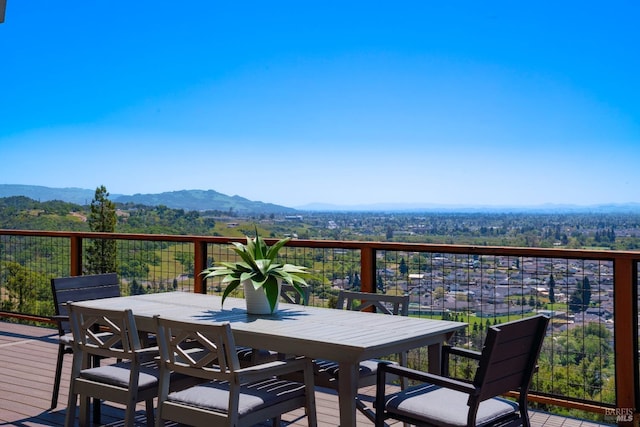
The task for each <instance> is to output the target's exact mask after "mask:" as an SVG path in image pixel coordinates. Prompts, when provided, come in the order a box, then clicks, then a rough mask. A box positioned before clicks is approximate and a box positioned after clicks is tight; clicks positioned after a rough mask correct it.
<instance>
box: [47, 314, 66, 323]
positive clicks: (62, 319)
mask: <svg viewBox="0 0 640 427" xmlns="http://www.w3.org/2000/svg"><path fill="white" fill-rule="evenodd" d="M51 320H54V321H56V322H57V323H62V322H68V321H69V316H66V315H64V314H56V315H55V316H51Z"/></svg>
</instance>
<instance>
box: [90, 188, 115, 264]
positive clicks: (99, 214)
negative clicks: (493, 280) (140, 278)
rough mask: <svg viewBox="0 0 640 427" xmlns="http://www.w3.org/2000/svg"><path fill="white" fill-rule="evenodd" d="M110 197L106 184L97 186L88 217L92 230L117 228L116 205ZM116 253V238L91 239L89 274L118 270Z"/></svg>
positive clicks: (108, 231)
mask: <svg viewBox="0 0 640 427" xmlns="http://www.w3.org/2000/svg"><path fill="white" fill-rule="evenodd" d="M108 197H109V192H107V189H106V188H105V186H104V185H102V186H100V187H98V188H96V193H95V196H94V198H93V200H92V201H91V212H90V213H89V217H88V218H87V223H88V224H89V229H90V230H91V231H95V232H103V233H113V232H114V231H115V230H116V222H117V216H116V207H115V204H114V203H113V202H112V201H111V200H109V198H108ZM116 254H117V250H116V241H115V240H113V239H93V240H90V241H89V245H88V246H87V257H86V263H87V264H86V272H87V273H88V274H101V273H114V272H116V269H117V266H116Z"/></svg>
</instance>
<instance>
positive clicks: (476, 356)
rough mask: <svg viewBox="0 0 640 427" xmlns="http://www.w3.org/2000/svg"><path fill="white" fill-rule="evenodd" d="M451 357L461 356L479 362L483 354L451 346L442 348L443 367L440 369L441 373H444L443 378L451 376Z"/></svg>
mask: <svg viewBox="0 0 640 427" xmlns="http://www.w3.org/2000/svg"><path fill="white" fill-rule="evenodd" d="M450 356H460V357H465V358H467V359H472V360H476V361H478V360H480V359H481V358H482V353H481V352H479V351H475V350H469V349H466V348H462V347H452V346H450V345H446V346H444V347H442V360H441V364H442V366H441V367H440V372H441V373H442V375H443V376H446V377H448V376H449V360H450V359H449V357H450Z"/></svg>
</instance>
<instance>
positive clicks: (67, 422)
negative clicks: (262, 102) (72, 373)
mask: <svg viewBox="0 0 640 427" xmlns="http://www.w3.org/2000/svg"><path fill="white" fill-rule="evenodd" d="M72 387H73V385H72ZM77 404H78V395H77V394H74V393H73V390H69V401H68V403H67V414H66V416H65V418H64V427H73V425H74V424H75V420H76V407H77Z"/></svg>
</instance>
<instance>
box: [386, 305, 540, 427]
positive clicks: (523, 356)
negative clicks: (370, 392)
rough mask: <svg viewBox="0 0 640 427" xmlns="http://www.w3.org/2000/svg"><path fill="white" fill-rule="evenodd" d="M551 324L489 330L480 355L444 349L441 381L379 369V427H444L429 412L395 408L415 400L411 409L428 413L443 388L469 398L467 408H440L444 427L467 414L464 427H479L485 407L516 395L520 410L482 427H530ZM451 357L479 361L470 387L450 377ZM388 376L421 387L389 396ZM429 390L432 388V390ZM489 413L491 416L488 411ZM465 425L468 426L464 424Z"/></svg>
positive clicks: (527, 321)
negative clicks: (389, 422)
mask: <svg viewBox="0 0 640 427" xmlns="http://www.w3.org/2000/svg"><path fill="white" fill-rule="evenodd" d="M548 322H549V319H548V318H547V317H545V316H542V315H536V316H532V317H528V318H524V319H519V320H515V321H512V322H507V323H503V324H500V325H496V326H493V327H490V328H489V330H488V333H487V337H486V339H485V343H484V348H483V350H482V352H477V351H471V350H468V349H464V348H458V347H449V346H445V347H443V358H442V365H443V366H442V375H434V374H430V373H427V372H422V371H417V370H413V369H408V368H406V367H402V366H397V365H396V366H394V365H387V364H384V363H382V364H380V366H379V368H378V383H377V388H376V402H375V407H376V426H377V427H382V426H384V425H385V420H386V419H390V418H391V419H395V420H398V421H403V422H405V423H411V424H414V425H417V426H439V425H441V424H439V423H438V419H436V418H434V417H433V416H432V415H431V414H429V413H426V412H427V410H424V411H423V412H422V413H417V412H416V411H413V412H412V409H407V407H405V408H404V409H402V410H398V409H396V408H397V405H399V404H400V403H402V402H405V401H408V400H409V399H411V400H412V405H413V408H416V407H418V408H426V407H427V406H426V402H427V400H428V399H429V394H430V393H432V392H434V391H436V390H439V391H442V390H441V389H443V388H445V389H450V390H451V394H450V396H453V394H456V393H457V394H458V395H459V394H464V395H466V396H468V398H466V399H464V401H465V402H466V404H467V407H457V406H456V405H454V404H452V403H451V401H452V400H453V399H451V400H449V401H448V402H449V404H447V405H440V407H439V408H438V409H439V410H440V409H443V410H444V409H445V408H446V410H447V411H449V414H450V415H449V416H446V418H447V419H446V422H447V424H446V425H453V421H452V419H453V418H454V417H455V415H456V414H465V413H466V414H467V417H466V426H476V425H477V422H476V416H477V415H478V409H479V406H480V404H481V403H482V402H485V401H492V402H493V404H499V402H500V400H499V399H500V398H499V396H501V395H505V394H507V393H508V392H512V391H516V392H518V394H519V397H518V402H517V404H515V402H513V403H512V405H513V407H512V409H511V411H510V412H508V413H507V412H506V411H505V412H504V413H502V412H501V415H500V416H496V417H495V418H491V417H487V418H488V419H491V420H492V422H491V423H490V424H483V425H491V426H494V425H499V426H501V427H505V426H519V425H523V426H525V427H529V425H530V423H529V416H528V404H527V399H528V392H529V386H530V384H531V378H532V376H533V374H534V372H535V370H536V367H537V360H538V355H539V354H540V349H541V348H542V342H543V340H544V337H545V334H546V330H547V325H548ZM450 356H462V357H466V358H469V359H472V360H476V361H478V368H477V370H476V373H475V377H474V378H473V380H472V381H465V380H460V379H455V378H452V377H451V376H450V375H449V358H450ZM388 374H392V375H395V376H400V377H404V378H408V379H410V380H413V381H417V382H419V383H420V384H419V385H414V386H412V387H410V388H408V389H406V390H403V391H400V392H397V393H392V394H389V395H385V384H386V378H385V377H386V375H388ZM425 385H426V386H425ZM429 385H433V386H434V387H429ZM447 393H449V392H447ZM441 398H442V396H441ZM486 405H488V404H486ZM492 408H493V407H492ZM503 409H504V408H503ZM489 412H491V411H490V410H489ZM440 416H442V417H445V414H440ZM456 425H457V424H456ZM461 425H465V424H463V423H461Z"/></svg>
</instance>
